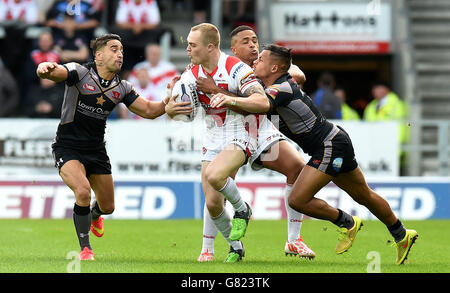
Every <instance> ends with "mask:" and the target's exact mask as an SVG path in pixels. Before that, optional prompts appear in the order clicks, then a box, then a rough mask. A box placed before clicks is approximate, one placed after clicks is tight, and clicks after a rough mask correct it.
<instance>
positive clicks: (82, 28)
mask: <svg viewBox="0 0 450 293" xmlns="http://www.w3.org/2000/svg"><path fill="white" fill-rule="evenodd" d="M168 2H169V1H159V2H158V1H156V0H108V1H107V0H0V117H38V118H59V116H60V109H61V104H62V99H61V97H62V93H63V91H64V84H56V83H54V82H51V81H48V80H47V81H46V80H39V79H38V78H37V77H36V68H37V65H38V64H39V63H41V62H44V61H53V62H58V63H67V62H78V63H81V64H82V63H85V62H88V61H90V60H92V57H93V56H92V53H91V50H90V48H89V42H90V40H91V39H93V38H94V37H95V36H98V35H99V34H102V33H105V32H111V33H116V34H119V35H120V36H121V37H122V43H123V44H124V47H125V48H124V49H125V51H126V54H125V56H124V64H123V71H122V74H123V75H122V78H125V79H128V80H130V81H131V82H132V83H133V84H134V85H135V87H136V88H137V90H138V91H139V92H140V93H141V95H142V96H144V97H146V98H148V99H152V100H159V99H162V98H163V97H164V96H165V94H166V85H167V83H168V81H170V80H171V79H172V77H173V76H175V75H176V74H178V72H177V70H176V68H175V66H174V65H173V64H171V63H170V62H167V61H164V60H161V49H160V47H159V44H160V40H161V37H162V36H163V34H164V33H166V32H170V33H171V43H172V45H174V43H175V42H176V40H175V38H174V34H173V32H172V31H171V29H170V27H166V26H164V25H163V23H162V21H161V9H163V10H164V9H165V8H166V7H165V5H167V3H168ZM231 2H232V0H230V1H228V0H226V1H224V2H223V3H224V7H223V8H224V9H223V10H224V18H225V19H224V21H226V22H230V21H233V23H234V25H235V26H237V25H240V24H247V25H252V23H254V19H253V18H252V17H248V16H249V15H250V16H251V15H252V14H251V13H248V11H253V10H254V9H253V8H251V7H249V5H251V4H252V3H254V1H252V0H245V1H239V2H237V3H235V4H237V7H238V8H237V10H238V13H236V12H235V11H234V10H233V8H232V5H230V3H231ZM170 3H171V5H172V7H175V9H177V10H179V11H183V10H185V9H186V7H189V8H190V9H191V11H193V17H192V23H193V24H197V23H201V22H205V21H209V10H210V7H211V3H210V1H198V0H194V1H192V0H172V1H170ZM233 7H234V6H233ZM227 11H228V12H227ZM241 22H242V23H241ZM111 118H135V117H133V116H132V115H130V114H129V113H128V112H127V111H125V110H124V109H118V110H117V112H116V113H113V117H111Z"/></svg>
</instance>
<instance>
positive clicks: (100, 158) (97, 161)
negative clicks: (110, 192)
mask: <svg viewBox="0 0 450 293" xmlns="http://www.w3.org/2000/svg"><path fill="white" fill-rule="evenodd" d="M52 150H53V151H52V154H53V159H54V160H55V167H56V168H58V170H59V171H61V168H62V166H63V165H64V164H65V163H67V162H68V161H71V160H77V161H79V162H80V163H81V164H83V165H84V168H85V169H86V177H89V176H90V175H91V174H111V163H110V162H109V157H108V154H107V153H106V149H105V147H102V148H97V149H92V150H79V149H73V148H68V147H64V146H59V145H58V146H55V145H52Z"/></svg>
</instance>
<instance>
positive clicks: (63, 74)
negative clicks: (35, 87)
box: [36, 62, 69, 82]
mask: <svg viewBox="0 0 450 293" xmlns="http://www.w3.org/2000/svg"><path fill="white" fill-rule="evenodd" d="M36 74H37V76H39V77H40V78H43V79H50V80H53V81H55V82H61V81H65V80H66V79H67V77H68V75H69V73H68V71H67V69H66V68H65V67H64V66H62V65H59V64H58V63H56V62H42V63H40V64H39V65H38V67H37V69H36Z"/></svg>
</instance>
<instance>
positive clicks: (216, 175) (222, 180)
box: [206, 169, 227, 190]
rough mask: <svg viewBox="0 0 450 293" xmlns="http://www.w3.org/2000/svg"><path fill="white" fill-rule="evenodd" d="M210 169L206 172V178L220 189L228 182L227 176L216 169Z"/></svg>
mask: <svg viewBox="0 0 450 293" xmlns="http://www.w3.org/2000/svg"><path fill="white" fill-rule="evenodd" d="M209 171H210V172H207V173H206V180H207V181H208V183H209V184H210V185H211V186H212V187H214V189H215V190H220V189H221V188H222V187H223V186H224V185H225V184H226V183H227V177H226V176H223V175H222V174H221V173H220V172H217V171H216V170H214V169H212V170H209Z"/></svg>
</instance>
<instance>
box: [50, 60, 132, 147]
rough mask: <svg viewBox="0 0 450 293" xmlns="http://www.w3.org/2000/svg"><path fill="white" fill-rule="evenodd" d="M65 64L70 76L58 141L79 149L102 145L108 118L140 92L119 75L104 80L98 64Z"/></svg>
mask: <svg viewBox="0 0 450 293" xmlns="http://www.w3.org/2000/svg"><path fill="white" fill-rule="evenodd" d="M63 66H64V67H65V68H66V69H67V71H68V77H67V80H66V88H65V91H64V101H63V105H62V109H61V121H60V123H59V125H58V130H57V132H56V138H55V144H56V145H60V146H66V147H70V148H77V149H92V148H98V147H103V146H104V135H105V128H106V120H107V118H108V116H109V115H110V114H111V112H112V111H113V109H114V107H115V106H116V105H117V104H118V103H124V104H125V105H126V106H127V107H128V106H130V105H131V104H132V103H133V102H134V101H135V100H136V99H137V98H138V96H139V95H138V94H137V93H136V91H135V89H134V88H133V86H132V85H131V83H130V82H128V81H126V80H121V79H120V77H119V76H118V75H115V76H114V78H113V79H112V80H111V81H105V80H102V79H101V78H100V77H99V75H98V73H97V69H96V65H95V63H88V64H84V65H80V64H78V63H67V64H64V65H63ZM102 81H103V83H102ZM102 84H103V85H102Z"/></svg>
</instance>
